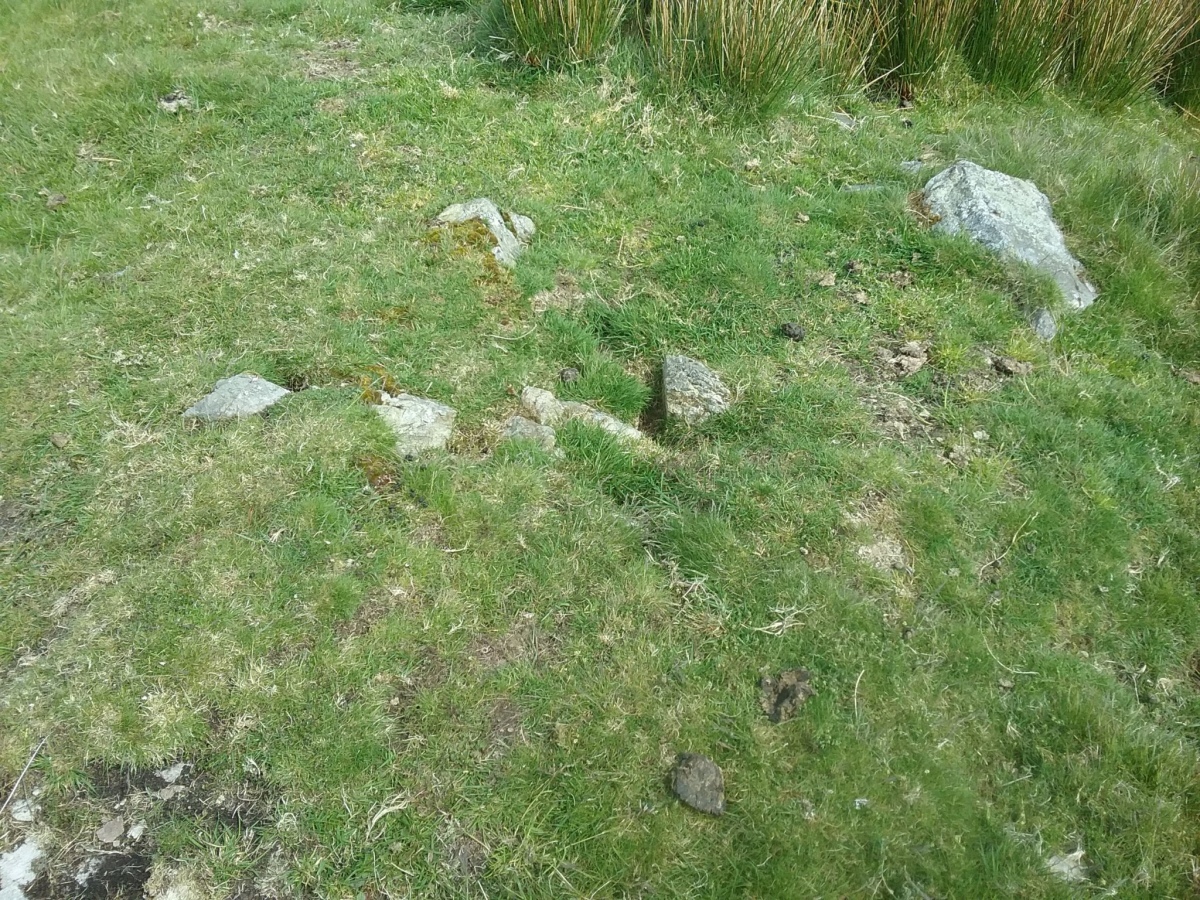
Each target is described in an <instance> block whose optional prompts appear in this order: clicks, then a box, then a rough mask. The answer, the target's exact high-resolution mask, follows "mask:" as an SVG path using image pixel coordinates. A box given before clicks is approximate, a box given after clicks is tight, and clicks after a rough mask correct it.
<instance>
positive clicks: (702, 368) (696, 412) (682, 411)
mask: <svg viewBox="0 0 1200 900" xmlns="http://www.w3.org/2000/svg"><path fill="white" fill-rule="evenodd" d="M662 374H663V398H664V400H666V404H667V415H668V416H674V417H676V418H680V419H683V421H685V422H687V423H688V424H689V425H695V424H698V423H700V422H703V421H704V420H705V419H707V418H708V417H709V416H712V415H715V414H717V413H722V412H725V410H727V409H729V402H730V395H729V388H727V387H725V384H724V382H722V381H721V378H720V376H719V375H717V373H716V372H714V371H713V370H712V369H710V368H709V367H708V366H706V365H704V363H702V362H699V361H698V360H695V359H692V358H691V357H690V356H668V357H667V358H666V359H664V360H663V367H662Z"/></svg>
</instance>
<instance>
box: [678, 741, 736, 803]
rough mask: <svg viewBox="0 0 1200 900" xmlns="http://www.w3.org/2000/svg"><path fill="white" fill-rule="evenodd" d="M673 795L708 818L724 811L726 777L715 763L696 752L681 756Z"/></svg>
mask: <svg viewBox="0 0 1200 900" xmlns="http://www.w3.org/2000/svg"><path fill="white" fill-rule="evenodd" d="M671 788H672V790H674V791H675V796H677V797H678V798H679V799H680V800H682V801H683V802H684V803H686V804H687V805H688V806H690V807H691V808H692V809H696V810H699V811H700V812H702V813H708V814H709V815H710V816H719V815H721V814H722V813H724V812H725V776H724V775H722V774H721V769H720V767H719V766H717V764H716V763H715V762H713V761H712V760H711V759H709V758H708V757H707V756H702V755H700V754H699V753H680V754H679V757H678V758H677V759H676V760H675V774H674V776H673V778H672V784H671Z"/></svg>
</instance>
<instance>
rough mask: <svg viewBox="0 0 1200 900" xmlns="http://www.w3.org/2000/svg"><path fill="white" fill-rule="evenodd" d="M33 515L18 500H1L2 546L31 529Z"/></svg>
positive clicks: (12, 541)
mask: <svg viewBox="0 0 1200 900" xmlns="http://www.w3.org/2000/svg"><path fill="white" fill-rule="evenodd" d="M32 519H33V515H32V513H31V512H30V510H29V509H28V507H26V506H25V505H24V504H22V503H19V502H17V501H16V500H0V546H3V545H4V544H12V543H15V542H16V541H18V540H20V539H21V538H22V537H24V536H25V534H26V533H27V532H28V531H29V524H30V522H31V521H32Z"/></svg>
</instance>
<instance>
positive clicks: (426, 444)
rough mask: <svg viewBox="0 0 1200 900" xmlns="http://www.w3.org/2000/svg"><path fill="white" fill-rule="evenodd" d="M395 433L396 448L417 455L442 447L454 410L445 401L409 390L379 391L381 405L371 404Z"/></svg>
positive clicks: (454, 413) (448, 438)
mask: <svg viewBox="0 0 1200 900" xmlns="http://www.w3.org/2000/svg"><path fill="white" fill-rule="evenodd" d="M375 411H376V412H377V413H378V414H379V417H380V418H381V419H383V420H384V421H385V422H386V423H387V424H388V427H389V428H391V429H392V433H393V434H394V435H395V436H396V452H397V453H398V454H400V455H401V456H417V455H419V454H421V453H424V452H425V451H427V450H443V449H445V447H446V444H447V443H448V442H449V440H450V436H451V434H453V433H454V419H455V417H456V416H457V415H458V413H457V412H456V411H455V410H453V409H451V408H450V407H449V406H446V405H445V404H442V403H438V402H437V401H436V400H429V399H426V398H424V397H414V396H412V395H411V394H400V395H399V396H397V397H389V396H388V395H387V394H384V395H383V405H382V406H377V407H375Z"/></svg>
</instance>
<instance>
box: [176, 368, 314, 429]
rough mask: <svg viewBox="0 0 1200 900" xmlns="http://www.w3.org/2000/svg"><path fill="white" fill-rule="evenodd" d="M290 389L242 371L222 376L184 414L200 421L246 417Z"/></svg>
mask: <svg viewBox="0 0 1200 900" xmlns="http://www.w3.org/2000/svg"><path fill="white" fill-rule="evenodd" d="M290 393H291V391H289V390H288V389H287V388H282V387H280V386H279V385H277V384H272V383H271V382H269V381H267V380H266V379H265V378H260V377H259V376H257V375H253V374H251V373H249V372H243V373H242V374H241V375H234V376H233V377H231V378H222V379H221V380H220V381H218V382H217V383H216V384H215V385H214V386H213V389H212V393H211V394H209V395H208V396H207V397H205V398H204V399H202V400H201V401H200V402H198V403H197V404H196V405H195V406H192V407H189V408H188V409H187V410H185V411H184V413H183V417H184V418H185V419H190V420H196V421H201V422H224V421H226V420H227V419H246V418H249V417H250V416H256V415H258V414H259V413H261V412H262V411H263V410H265V409H267V408H268V407H270V406H274V405H275V404H276V403H278V402H279V401H280V400H282V399H283V398H284V397H286V396H287V395H288V394H290Z"/></svg>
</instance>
